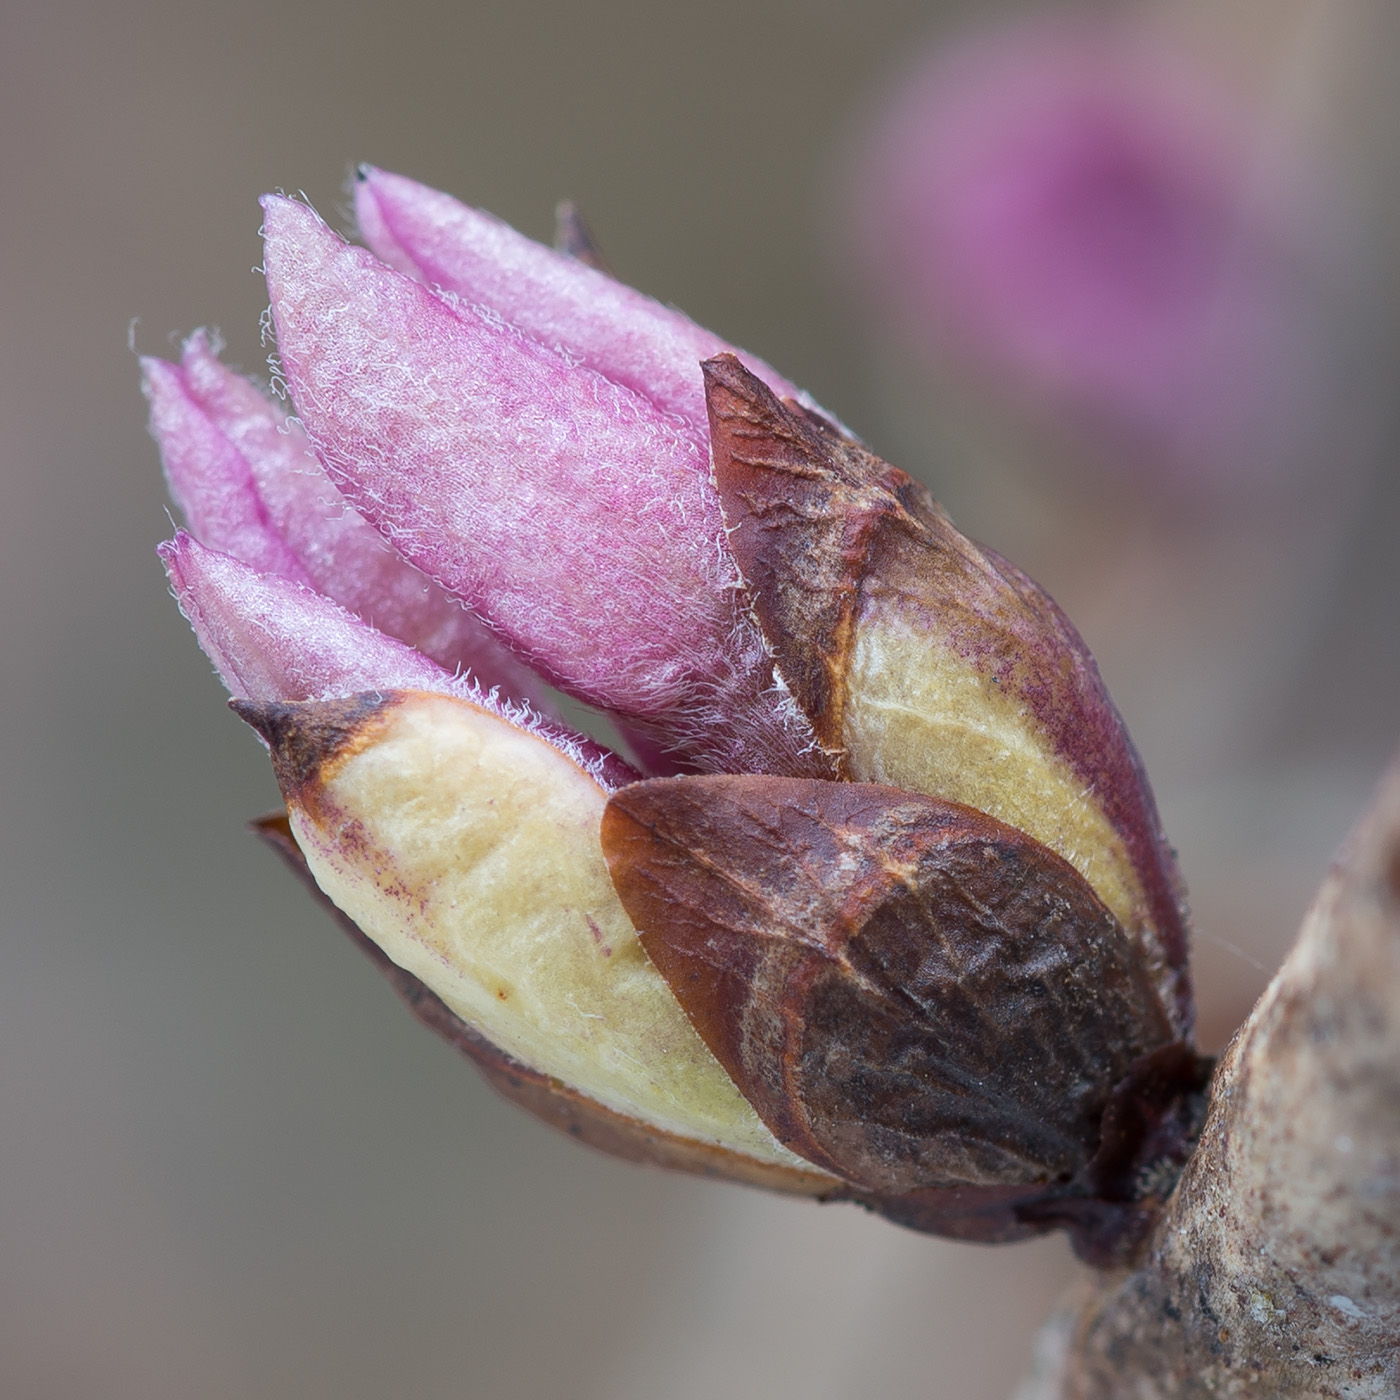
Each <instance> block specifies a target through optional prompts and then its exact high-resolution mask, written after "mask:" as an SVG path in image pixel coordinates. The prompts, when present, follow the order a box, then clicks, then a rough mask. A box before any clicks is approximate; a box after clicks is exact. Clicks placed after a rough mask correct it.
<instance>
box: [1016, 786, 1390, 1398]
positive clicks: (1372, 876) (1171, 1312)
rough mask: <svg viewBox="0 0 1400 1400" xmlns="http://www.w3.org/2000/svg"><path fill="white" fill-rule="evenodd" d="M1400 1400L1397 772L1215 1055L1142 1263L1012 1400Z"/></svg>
mask: <svg viewBox="0 0 1400 1400" xmlns="http://www.w3.org/2000/svg"><path fill="white" fill-rule="evenodd" d="M1206 1396H1250V1397H1286V1398H1287V1400H1324V1397H1327V1398H1328V1400H1331V1398H1332V1397H1345V1400H1397V1397H1400V762H1397V763H1395V764H1393V765H1392V767H1391V769H1390V771H1389V773H1388V774H1387V776H1386V778H1385V779H1384V780H1383V782H1382V784H1381V787H1380V789H1379V791H1378V793H1377V796H1376V799H1375V802H1374V804H1373V806H1372V808H1371V810H1370V811H1369V812H1368V813H1367V815H1366V816H1365V817H1364V818H1363V819H1362V821H1361V822H1360V824H1359V825H1358V826H1357V828H1356V830H1355V831H1354V832H1353V833H1352V836H1351V838H1350V840H1349V841H1348V843H1347V845H1346V847H1345V848H1344V849H1343V851H1342V854H1341V856H1340V857H1339V858H1338V860H1337V862H1336V864H1335V865H1334V867H1333V869H1332V871H1331V873H1330V874H1329V876H1328V878H1327V880H1326V881H1325V883H1324V884H1323V886H1322V889H1321V891H1320V892H1319V894H1318V896H1317V899H1316V901H1315V902H1314V905H1313V907H1312V909H1311V910H1310V912H1309V914H1308V916H1307V918H1306V920H1305V921H1304V924H1303V929H1302V932H1301V933H1300V934H1299V937H1298V941H1297V943H1296V944H1295V945H1294V947H1293V950H1292V952H1291V953H1290V954H1289V956H1288V958H1287V960H1286V961H1285V962H1284V965H1283V967H1282V968H1281V969H1280V970H1279V972H1278V974H1277V976H1276V977H1275V978H1274V980H1273V982H1272V983H1271V984H1270V986H1269V988H1268V990H1267V991H1266V992H1265V993H1264V996H1263V997H1262V998H1261V999H1260V1001H1259V1004H1258V1005H1257V1006H1256V1007H1255V1009H1254V1011H1253V1013H1252V1014H1251V1015H1250V1017H1249V1019H1248V1021H1246V1023H1245V1024H1244V1026H1243V1027H1242V1028H1241V1029H1240V1031H1239V1033H1238V1034H1237V1035H1236V1036H1235V1038H1234V1040H1233V1041H1232V1042H1231V1044H1230V1046H1229V1048H1228V1049H1227V1050H1226V1052H1225V1054H1224V1055H1223V1056H1222V1058H1221V1061H1220V1064H1219V1066H1218V1068H1217V1070H1216V1074H1215V1077H1214V1080H1213V1082H1212V1086H1211V1108H1210V1113H1209V1116H1208V1118H1207V1121H1206V1125H1205V1129H1204V1131H1203V1133H1202V1136H1201V1140H1200V1144H1199V1146H1198V1148H1197V1150H1196V1152H1195V1154H1194V1155H1193V1157H1192V1159H1191V1161H1190V1162H1189V1163H1188V1164H1187V1167H1186V1169H1185V1171H1184V1172H1183V1173H1182V1176H1181V1180H1180V1181H1179V1183H1178V1185H1177V1188H1176V1190H1175V1191H1174V1193H1173V1195H1172V1197H1171V1199H1170V1201H1169V1202H1168V1204H1167V1207H1166V1209H1165V1211H1164V1212H1163V1215H1162V1218H1161V1220H1160V1221H1159V1222H1158V1225H1157V1227H1156V1229H1155V1231H1154V1233H1153V1235H1152V1237H1151V1240H1150V1242H1149V1244H1148V1247H1147V1248H1146V1250H1145V1251H1144V1253H1143V1254H1142V1256H1141V1257H1140V1260H1139V1263H1138V1265H1137V1267H1136V1268H1134V1269H1133V1270H1131V1271H1130V1272H1124V1273H1119V1274H1116V1275H1113V1276H1110V1277H1108V1278H1106V1279H1104V1280H1103V1281H1102V1282H1101V1283H1100V1284H1099V1285H1097V1287H1095V1288H1093V1289H1091V1290H1088V1291H1087V1292H1086V1294H1085V1295H1081V1296H1080V1297H1078V1298H1077V1299H1075V1300H1072V1301H1071V1303H1070V1304H1069V1305H1068V1306H1067V1307H1066V1309H1065V1310H1064V1311H1063V1312H1062V1313H1060V1314H1059V1315H1058V1316H1057V1317H1055V1318H1054V1319H1052V1321H1051V1322H1050V1323H1049V1324H1048V1325H1047V1327H1046V1329H1045V1331H1044V1332H1043V1333H1042V1336H1041V1338H1040V1344H1039V1348H1038V1351H1037V1355H1036V1358H1035V1364H1034V1368H1033V1374H1032V1376H1031V1378H1030V1379H1029V1380H1028V1381H1027V1382H1026V1384H1025V1386H1024V1387H1023V1388H1022V1390H1021V1392H1020V1393H1019V1396H1018V1400H1197V1397H1206Z"/></svg>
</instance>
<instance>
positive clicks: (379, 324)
mask: <svg viewBox="0 0 1400 1400" xmlns="http://www.w3.org/2000/svg"><path fill="white" fill-rule="evenodd" d="M264 211H265V218H264V229H265V233H266V239H267V244H266V250H265V265H266V268H267V277H268V288H269V291H270V293H271V299H272V311H273V318H274V321H275V323H276V327H277V339H278V347H279V351H280V354H281V358H282V368H283V373H284V374H285V375H286V379H287V383H288V385H289V387H290V389H291V393H292V398H293V400H294V402H295V403H296V405H297V407H298V409H299V410H300V414H301V419H302V422H303V424H304V425H305V427H306V429H307V432H308V434H309V436H310V438H311V441H312V442H313V444H314V446H315V448H316V451H317V455H318V456H319V457H320V459H321V461H322V462H323V463H324V465H325V466H326V468H327V470H328V471H329V473H330V475H331V478H332V480H333V481H334V482H335V483H336V484H337V486H339V487H340V489H341V491H342V492H343V494H344V495H345V496H346V497H347V498H348V499H349V500H350V501H351V502H352V504H354V505H355V507H356V508H357V509H358V510H359V511H360V512H361V513H362V514H363V515H364V516H365V517H366V518H367V519H368V520H369V521H370V522H371V524H373V525H374V527H375V528H376V529H377V530H379V531H380V533H381V534H383V535H384V536H385V537H386V538H387V539H388V540H389V541H390V542H391V543H392V545H393V546H394V548H395V549H396V550H397V551H398V552H399V553H400V554H402V555H403V556H404V557H405V558H407V559H409V560H410V561H412V562H413V563H414V564H416V565H417V566H418V567H419V568H420V569H422V570H423V571H424V572H425V573H427V574H429V575H430V576H431V577H433V578H435V579H436V580H437V581H438V582H439V583H441V584H442V585H443V587H445V588H447V589H449V590H450V591H451V592H452V593H453V594H455V595H456V596H457V597H459V598H461V599H462V600H463V601H464V602H466V603H467V604H468V606H470V607H472V608H474V609H475V610H477V611H478V612H480V613H481V615H482V616H484V617H486V618H488V619H489V620H490V622H491V625H492V626H493V627H494V628H496V630H497V631H499V632H500V633H501V634H502V635H503V636H504V637H505V638H506V639H507V640H508V641H509V642H510V643H511V644H512V645H513V646H515V647H516V648H517V649H518V650H519V651H520V652H521V653H522V654H523V655H524V656H525V657H526V658H527V659H528V660H529V661H530V662H531V663H532V664H533V665H534V666H535V667H536V669H538V670H540V671H541V672H543V673H544V674H545V675H546V676H547V678H548V679H550V680H551V681H553V682H554V683H555V684H556V685H558V686H560V688H561V689H564V690H567V691H569V692H571V693H573V694H575V695H576V696H578V697H579V698H581V699H584V700H587V701H589V702H591V703H594V704H597V705H600V706H602V707H603V708H605V709H609V710H612V711H614V712H615V713H617V714H620V715H622V716H624V717H626V718H629V719H633V720H637V721H641V722H643V723H650V724H651V725H652V726H653V728H654V729H655V731H656V732H657V735H658V737H659V738H660V739H661V740H662V742H663V743H664V744H665V745H666V746H667V747H676V746H680V747H684V746H685V744H686V742H687V741H689V740H691V739H694V740H696V741H697V742H698V743H699V745H700V747H701V748H703V749H704V750H705V752H704V754H703V755H702V756H701V758H700V759H697V761H704V762H706V763H707V764H709V763H713V764H715V765H716V766H718V765H720V764H724V765H726V766H728V767H729V768H730V770H731V771H755V770H756V771H765V770H766V771H790V770H791V769H793V767H794V766H795V767H796V769H797V770H798V771H803V772H805V771H809V770H810V768H811V766H812V763H813V762H814V761H815V760H813V759H810V758H803V757H802V755H803V754H805V753H806V751H807V748H808V747H809V746H810V736H809V735H807V734H806V733H805V732H804V730H803V726H802V723H801V721H800V720H798V719H797V718H796V717H795V712H794V710H793V707H792V706H791V705H790V703H789V702H788V701H787V698H786V696H784V695H781V694H779V693H776V692H775V691H774V688H773V683H772V677H771V665H770V663H769V660H768V658H767V655H766V652H765V650H764V648H763V644H762V641H761V639H760V638H759V636H758V633H757V629H756V628H755V627H754V626H753V624H752V623H751V622H749V621H748V619H747V618H746V617H745V615H744V614H743V612H742V609H741V607H740V606H739V603H738V591H737V590H738V589H739V586H740V580H739V577H738V574H737V571H736V569H735V567H734V564H733V561H732V559H731V558H730V556H729V554H728V551H727V550H726V549H725V548H724V546H723V526H722V519H721V516H720V512H719V505H718V501H717V499H716V496H715V492H714V488H713V485H712V483H711V481H710V476H709V449H708V435H707V434H706V433H704V432H702V431H701V430H698V429H692V428H689V427H687V426H686V425H684V424H682V423H678V422H677V421H676V420H675V419H673V418H671V417H669V416H667V415H665V414H663V413H661V412H659V411H658V410H657V409H656V408H655V407H654V406H653V404H652V403H651V402H650V401H649V400H647V399H645V398H643V397H642V396H640V395H638V394H634V393H632V392H631V391H630V390H629V389H627V388H625V387H622V386H620V385H618V384H614V383H612V382H611V381H609V380H607V379H605V378H604V377H603V376H602V375H600V374H598V373H596V372H594V371H592V370H590V369H588V368H587V367H585V366H582V365H578V364H575V363H572V362H570V361H569V360H568V359H566V358H565V357H564V356H562V355H560V354H558V353H556V352H555V351H553V350H550V349H549V348H547V347H546V346H544V345H541V344H540V343H538V342H537V341H535V340H532V339H531V338H530V337H528V336H526V335H524V334H522V333H520V332H519V331H517V330H515V329H513V328H512V327H510V326H507V325H505V324H503V323H502V322H500V321H499V320H497V319H496V318H494V317H492V316H490V315H488V314H484V313H481V312H479V311H477V310H474V309H472V308H467V307H461V306H456V305H452V304H449V303H448V302H447V301H445V300H444V299H443V298H442V297H441V296H439V295H438V294H437V293H435V292H433V291H431V290H429V289H428V288H426V287H424V286H423V285H421V284H420V283H418V282H416V281H413V280H411V279H409V278H407V277H404V276H401V275H400V274H398V273H395V272H393V271H391V270H390V269H388V268H386V267H384V266H383V265H382V264H381V263H379V262H378V261H377V260H376V259H375V258H373V257H372V256H371V255H370V254H369V253H367V252H365V251H364V250H363V249H360V248H354V247H350V246H348V245H347V244H345V243H344V242H343V241H342V240H341V239H340V238H339V237H338V236H337V235H335V234H334V233H332V232H331V231H330V230H329V229H328V228H327V227H326V226H325V225H324V224H323V223H322V222H321V221H320V219H318V218H317V217H316V215H315V214H314V213H313V212H312V211H311V210H309V209H307V208H306V207H305V206H304V205H301V204H297V203H294V202H293V201H291V200H287V199H282V198H279V197H273V196H269V197H267V198H266V199H265V200H264Z"/></svg>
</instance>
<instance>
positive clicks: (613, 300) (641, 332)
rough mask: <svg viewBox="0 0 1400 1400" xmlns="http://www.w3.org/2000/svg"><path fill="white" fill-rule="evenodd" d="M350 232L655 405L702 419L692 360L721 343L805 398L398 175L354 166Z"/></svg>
mask: <svg viewBox="0 0 1400 1400" xmlns="http://www.w3.org/2000/svg"><path fill="white" fill-rule="evenodd" d="M355 214H356V217H357V219H358V221H359V226H360V234H361V236H362V237H363V238H364V240H365V242H366V243H367V244H368V245H369V247H370V248H371V250H372V251H373V252H374V253H376V254H377V255H378V256H379V258H380V259H381V260H382V261H383V262H385V263H387V264H388V265H389V266H390V267H393V268H395V269H397V270H398V271H400V272H404V273H407V274H409V275H410V276H414V277H417V278H418V279H420V280H421V281H423V282H426V283H428V284H429V285H433V286H438V287H441V288H442V289H443V290H444V291H448V292H452V293H453V294H454V295H456V296H459V297H461V298H462V299H463V300H464V301H466V302H468V303H471V304H477V305H481V306H486V307H490V308H491V310H493V311H495V312H497V313H498V314H499V315H501V316H503V317H504V318H505V319H506V320H507V321H509V322H510V323H511V324H512V325H514V326H518V327H519V328H520V329H521V330H523V331H525V332H526V333H527V334H529V335H531V336H533V337H534V338H535V339H536V340H539V341H542V342H543V343H544V344H546V345H550V346H560V347H562V348H564V349H565V350H566V351H567V352H568V353H569V354H570V355H571V356H573V357H576V358H578V359H579V360H580V361H581V362H582V363H583V364H585V365H588V366H589V367H590V368H592V369H596V370H597V371H598V372H599V373H600V374H603V375H605V376H606V377H607V378H609V379H611V380H613V381H614V383H617V384H623V385H626V386H627V388H629V389H635V390H636V391H637V392H638V393H640V394H644V395H645V396H646V397H647V398H649V399H650V400H651V401H652V403H654V404H655V405H656V406H657V407H658V408H660V409H661V410H662V411H663V412H666V413H676V414H679V415H680V416H681V417H683V418H685V419H687V420H688V421H689V422H691V423H695V424H700V425H703V424H704V423H705V422H706V417H705V389H704V383H703V381H702V380H701V377H700V361H701V360H707V359H709V358H711V357H712V356H714V355H719V354H723V353H726V352H728V353H731V354H736V355H738V356H739V358H740V359H741V360H743V362H744V363H745V364H746V365H747V366H748V367H749V369H751V370H752V371H753V372H754V373H755V374H756V375H758V376H759V378H760V379H762V380H763V381H764V382H765V383H766V384H768V385H769V387H770V388H772V389H773V391H774V392H775V393H777V394H779V395H785V396H787V397H791V398H797V399H799V400H800V401H801V402H803V403H804V404H806V405H807V406H808V407H813V408H815V407H816V405H815V404H814V403H813V402H812V401H811V400H810V399H809V398H807V396H806V395H804V394H803V393H802V392H801V390H799V389H798V388H797V387H796V386H795V385H793V384H790V383H789V382H788V381H787V380H786V379H784V378H783V376H782V375H780V374H779V373H778V372H777V371H776V370H775V369H773V368H772V367H771V366H769V365H767V364H765V363H764V362H763V361H762V360H760V359H758V358H757V357H756V356H753V355H748V354H745V353H744V352H743V351H742V350H735V348H734V347H733V346H732V345H728V344H726V343H725V342H724V341H722V340H721V339H720V338H719V337H718V336H717V335H714V334H712V333H711V332H710V331H707V330H706V329H705V328H704V327H703V326H698V325H696V324H695V322H694V321H692V320H690V318H689V317H687V316H684V315H682V314H681V313H680V312H679V311H675V310H673V309H672V308H670V307H667V306H663V305H662V304H661V303H660V302H658V301H654V300H652V298H651V297H648V296H644V295H643V294H642V293H641V292H638V291H634V290H633V289H632V288H631V287H628V286H625V285H624V284H623V283H621V282H619V281H617V280H616V279H615V278H612V277H609V276H608V275H607V274H606V273H603V272H599V271H597V270H596V269H594V268H592V267H589V266H587V265H586V264H584V263H582V262H580V261H578V259H576V258H571V257H569V256H567V255H566V254H563V253H558V252H556V251H555V250H554V249H553V248H547V247H546V246H545V245H544V244H542V243H536V242H535V241H534V240H533V239H531V238H526V237H525V236H524V234H521V233H517V232H516V231H515V230H514V229H513V228H511V227H510V225H509V224H506V223H503V222H502V221H501V220H500V219H497V218H495V217H494V216H493V215H491V214H486V213H483V212H482V211H481V210H479V209H473V208H471V207H470V206H469V205H466V204H462V203H461V202H460V201H458V200H455V199H453V198H452V197H451V195H446V194H443V193H441V192H440V191H438V190H434V189H430V188H429V187H428V186H427V185H420V184H418V183H417V181H414V180H409V179H406V178H405V177H404V176H402V175H393V174H390V173H389V172H388V171H385V170H376V169H374V168H373V167H372V166H362V167H361V168H360V175H359V179H358V180H357V181H356V185H355Z"/></svg>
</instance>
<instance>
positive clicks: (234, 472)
mask: <svg viewBox="0 0 1400 1400" xmlns="http://www.w3.org/2000/svg"><path fill="white" fill-rule="evenodd" d="M141 387H142V389H143V391H144V392H145V395H146V399H147V402H148V403H149V404H150V406H151V435H152V436H153V437H154V438H155V440H156V442H157V443H159V445H160V455H161V460H162V461H163V462H164V464H165V479H166V482H167V484H168V485H169V487H170V494H171V496H172V497H173V498H174V500H175V504H176V505H177V506H178V507H179V508H180V513H181V514H182V515H183V516H184V517H185V524H186V525H187V526H188V527H189V529H190V530H191V531H192V532H193V533H194V534H195V535H196V536H197V537H198V538H199V539H200V540H202V541H203V542H204V543H205V544H207V545H208V546H209V547H210V548H211V549H218V550H222V551H223V552H224V553H225V554H233V555H237V557H238V558H240V559H243V560H246V561H247V563H249V564H250V565H251V566H252V567H253V568H255V569H260V570H262V571H263V572H266V573H275V574H282V575H284V576H285V577H287V578H292V579H299V580H302V581H305V580H306V577H307V576H306V572H305V570H303V568H302V566H301V563H300V561H299V560H298V559H297V557H296V555H295V554H294V553H293V552H292V550H291V549H290V548H289V547H288V545H287V543H286V541H285V540H284V539H283V538H282V536H281V535H280V534H279V532H278V530H277V528H276V526H275V525H274V524H273V523H272V521H271V520H269V519H268V514H267V511H266V509H265V508H264V506H263V502H262V500H261V499H260V498H259V495H258V490H257V484H256V483H255V481H254V480H253V474H252V472H251V470H250V469H249V466H248V462H247V459H246V458H245V457H244V456H243V454H242V453H241V452H240V451H239V450H238V447H237V446H236V445H235V444H234V443H233V442H231V441H230V440H229V438H228V437H227V436H226V435H225V434H224V433H223V432H221V431H220V429H219V427H218V425H217V424H215V423H214V422H212V421H211V420H210V418H209V416H208V414H207V413H205V411H204V409H203V408H202V407H201V405H200V403H199V401H198V400H197V399H196V397H195V396H194V394H193V393H192V392H191V386H190V383H189V380H188V378H187V376H186V374H185V371H184V370H183V369H182V368H181V367H180V366H179V365H172V364H167V363H166V362H165V361H164V360H156V359H152V358H149V357H143V358H142V360H141Z"/></svg>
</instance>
